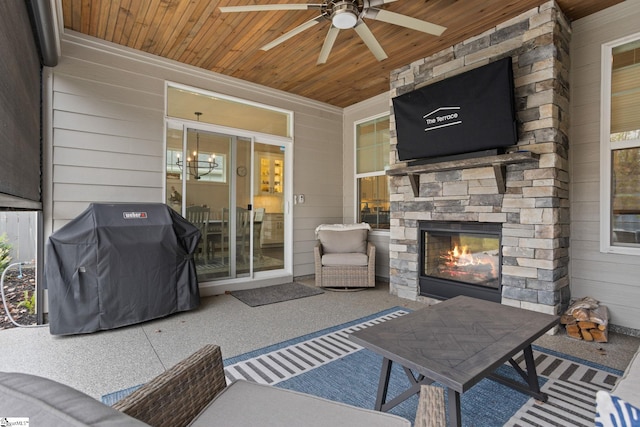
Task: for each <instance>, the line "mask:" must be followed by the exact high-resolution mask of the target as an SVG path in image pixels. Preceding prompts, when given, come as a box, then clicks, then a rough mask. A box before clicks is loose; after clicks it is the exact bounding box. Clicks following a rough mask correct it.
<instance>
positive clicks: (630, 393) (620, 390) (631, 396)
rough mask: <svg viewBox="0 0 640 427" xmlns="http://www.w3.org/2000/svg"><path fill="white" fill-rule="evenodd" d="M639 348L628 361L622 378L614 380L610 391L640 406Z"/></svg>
mask: <svg viewBox="0 0 640 427" xmlns="http://www.w3.org/2000/svg"><path fill="white" fill-rule="evenodd" d="M639 383H640V349H638V351H636V354H635V355H634V356H633V359H631V362H629V366H627V369H625V371H624V375H623V376H622V378H620V379H619V380H618V382H616V386H615V387H614V388H613V390H612V392H613V393H614V394H615V395H616V396H618V397H620V398H621V399H624V400H625V401H626V402H629V403H631V404H633V405H635V406H638V407H640V387H638V384H639Z"/></svg>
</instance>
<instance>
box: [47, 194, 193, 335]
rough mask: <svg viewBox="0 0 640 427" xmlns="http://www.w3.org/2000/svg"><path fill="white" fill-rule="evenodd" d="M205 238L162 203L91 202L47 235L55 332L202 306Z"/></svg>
mask: <svg viewBox="0 0 640 427" xmlns="http://www.w3.org/2000/svg"><path fill="white" fill-rule="evenodd" d="M199 239H200V231H199V230H198V229H197V228H196V227H195V226H193V225H192V224H191V223H189V222H188V221H187V220H186V219H184V218H183V217H182V216H180V215H179V214H178V213H176V212H175V211H174V210H173V209H171V208H170V207H168V206H167V205H164V204H161V203H152V204H149V203H144V204H143V203H118V204H98V203H93V204H91V205H90V206H89V208H88V209H87V210H86V211H84V212H83V213H82V214H80V215H79V216H78V217H77V218H75V219H73V220H72V221H71V222H69V223H68V224H66V225H65V226H63V227H62V228H60V229H59V230H58V231H56V232H55V233H53V234H52V235H51V237H49V241H48V242H47V252H46V266H45V282H46V286H47V288H48V289H49V329H50V332H51V333H52V334H54V335H66V334H77V333H88V332H95V331H98V330H103V329H112V328H117V327H121V326H126V325H131V324H134V323H138V322H143V321H146V320H151V319H155V318H158V317H163V316H166V315H169V314H171V313H175V312H179V311H186V310H191V309H194V308H196V307H197V306H198V305H199V303H200V293H199V290H198V279H197V276H196V270H195V263H194V260H193V254H194V252H195V250H196V249H197V247H198V240H199Z"/></svg>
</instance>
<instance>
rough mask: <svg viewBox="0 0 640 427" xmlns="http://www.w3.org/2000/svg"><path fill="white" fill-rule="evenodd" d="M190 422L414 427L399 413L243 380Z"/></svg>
mask: <svg viewBox="0 0 640 427" xmlns="http://www.w3.org/2000/svg"><path fill="white" fill-rule="evenodd" d="M190 425H191V426H194V427H197V426H203V427H210V426H213V425H224V426H227V427H234V426H241V427H245V426H261V427H269V426H305V427H337V426H349V427H377V426H380V427H395V426H406V427H410V426H411V423H410V422H409V421H408V420H406V419H404V418H401V417H398V416H396V415H391V414H386V413H383V412H378V411H373V410H370V409H362V408H358V407H355V406H350V405H346V404H344V403H339V402H334V401H331V400H327V399H322V398H320V397H316V396H312V395H309V394H304V393H298V392H296V391H291V390H284V389H281V388H277V387H273V386H269V385H263V384H256V383H251V382H248V381H243V380H239V381H236V382H234V383H233V384H231V385H230V386H229V387H227V388H226V389H225V390H224V391H223V392H222V393H220V394H219V395H218V396H216V398H215V399H214V400H213V401H212V402H211V403H210V404H209V405H208V406H207V407H206V408H205V409H204V410H203V411H202V412H201V413H200V415H198V416H197V417H196V419H195V420H193V422H192V423H191V424H190Z"/></svg>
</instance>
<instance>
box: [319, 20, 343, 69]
mask: <svg viewBox="0 0 640 427" xmlns="http://www.w3.org/2000/svg"><path fill="white" fill-rule="evenodd" d="M339 32H340V28H337V27H334V26H333V25H332V26H331V28H329V32H328V33H327V37H325V39H324V43H323V44H322V50H321V51H320V56H319V57H318V62H317V64H324V63H325V62H327V59H329V54H330V53H331V49H332V48H333V44H334V43H335V42H336V37H338V33H339Z"/></svg>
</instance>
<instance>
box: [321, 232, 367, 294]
mask: <svg viewBox="0 0 640 427" xmlns="http://www.w3.org/2000/svg"><path fill="white" fill-rule="evenodd" d="M370 229H371V227H370V226H369V224H365V223H362V224H322V225H319V226H318V227H317V228H316V237H317V239H318V241H317V242H316V245H315V247H314V251H313V253H314V262H315V273H316V286H319V287H325V288H331V287H336V288H373V287H374V286H375V285H376V247H375V245H374V244H373V243H371V242H370V241H369V230H370Z"/></svg>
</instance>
